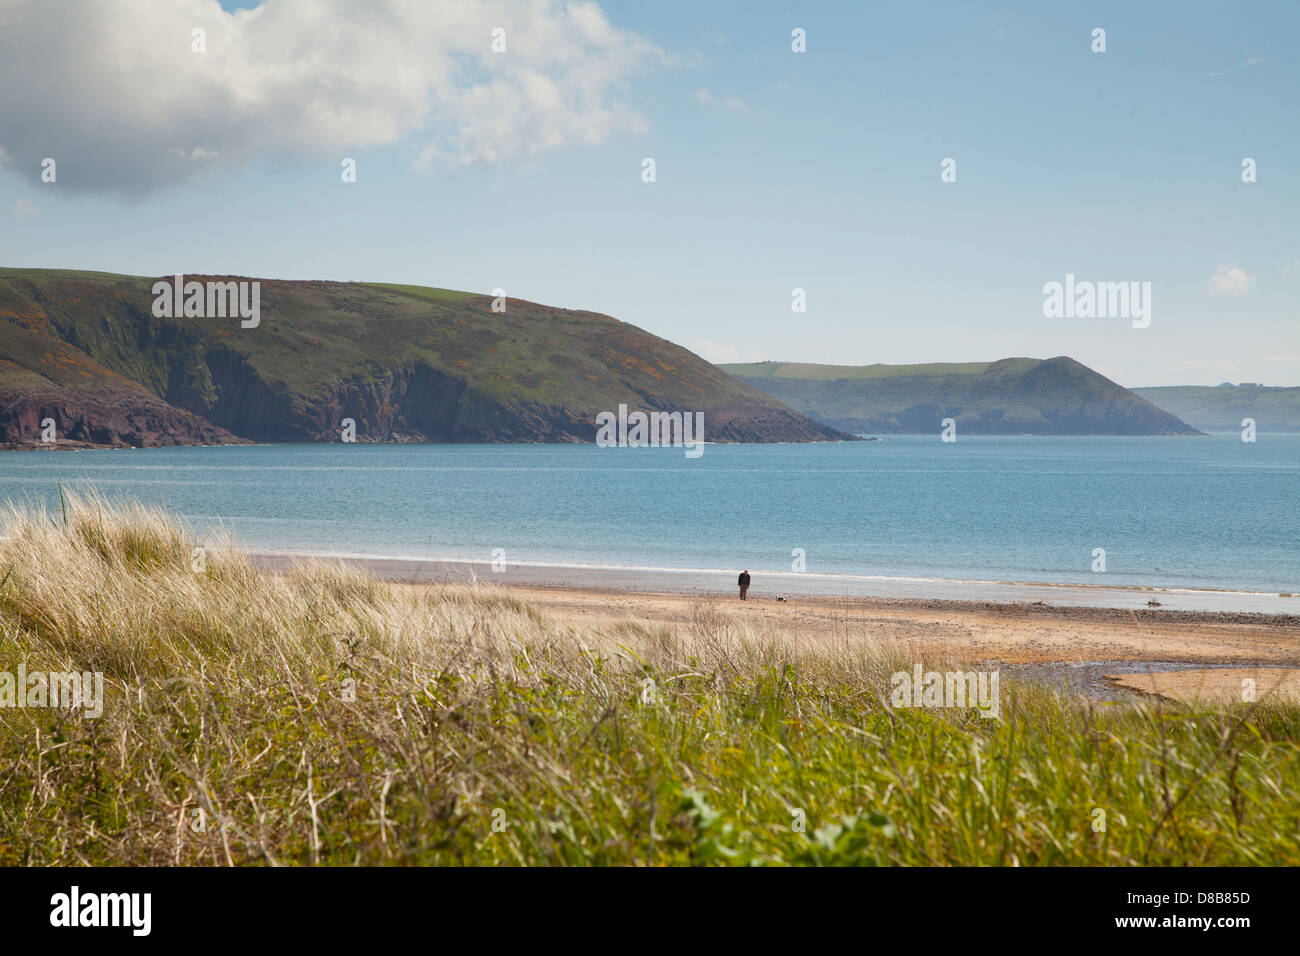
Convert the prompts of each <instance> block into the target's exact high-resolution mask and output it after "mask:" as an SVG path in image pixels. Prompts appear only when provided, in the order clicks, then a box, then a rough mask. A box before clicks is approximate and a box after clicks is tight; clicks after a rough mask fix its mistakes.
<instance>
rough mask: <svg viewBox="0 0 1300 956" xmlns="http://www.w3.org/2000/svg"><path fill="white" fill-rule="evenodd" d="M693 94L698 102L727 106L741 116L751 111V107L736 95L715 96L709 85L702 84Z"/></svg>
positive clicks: (707, 104) (706, 104)
mask: <svg viewBox="0 0 1300 956" xmlns="http://www.w3.org/2000/svg"><path fill="white" fill-rule="evenodd" d="M691 95H692V96H694V97H695V99H696V101H697V102H699V103H703V104H704V105H705V106H725V107H726V108H727V109H729V110H731V112H733V113H736V114H737V115H741V116H743V115H744V114H745V113H748V112H749V107H748V106H746V105H745V101H744V100H742V99H740V98H739V97H736V96H724V97H718V96H715V95H714V93H713V91H712V90H710V89H709V88H708V87H707V86H701V87H700V88H699V89H697V90H696V91H695V92H694V93H693V94H691Z"/></svg>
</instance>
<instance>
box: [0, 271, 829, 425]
mask: <svg viewBox="0 0 1300 956" xmlns="http://www.w3.org/2000/svg"><path fill="white" fill-rule="evenodd" d="M161 278H163V279H167V280H170V278H171V277H170V276H167V277H161ZM239 278H240V277H235V276H202V275H189V276H186V280H187V281H188V280H194V281H208V280H219V281H232V280H233V281H238V280H239ZM155 281H158V280H157V279H153V278H144V277H136V276H123V275H111V274H106V273H93V272H68V271H58V270H43V269H0V444H5V443H8V444H10V445H15V444H16V445H20V446H23V447H27V446H30V445H31V444H32V443H33V442H35V441H36V440H37V439H38V437H39V434H40V422H41V420H42V419H43V418H47V417H51V418H54V419H55V420H56V422H57V423H58V430H59V431H58V434H59V437H60V439H62V440H69V441H71V442H73V443H76V442H88V443H95V444H105V445H157V444H191V443H219V442H237V441H242V440H254V441H276V442H316V441H338V440H339V437H340V430H341V427H342V426H341V422H342V420H343V419H345V418H352V419H354V420H355V422H356V438H357V441H434V442H443V441H469V442H480V441H505V442H509V441H592V440H594V439H595V435H596V424H595V417H596V415H597V413H599V412H601V411H612V412H615V413H617V411H618V406H619V404H620V403H624V404H626V405H627V406H628V409H629V411H637V410H641V411H652V410H662V411H690V412H703V413H704V426H705V432H704V434H705V438H706V439H707V440H709V441H816V440H838V439H842V438H845V437H849V436H845V435H843V434H841V433H839V432H837V431H835V430H834V429H832V428H830V427H828V426H826V425H823V424H819V423H817V422H814V421H812V420H811V419H809V418H807V417H805V416H804V415H802V414H800V413H798V412H796V411H793V410H792V409H790V408H788V407H786V406H785V405H783V404H781V402H779V401H777V400H775V399H773V398H771V397H769V396H767V395H764V394H762V393H761V392H759V391H757V390H755V389H753V388H751V387H750V386H748V385H745V384H743V383H741V382H738V381H736V380H735V379H734V378H731V377H730V376H728V375H726V374H725V373H723V372H721V371H719V370H718V369H717V368H716V367H715V366H713V365H710V364H709V363H708V362H706V361H704V360H703V359H701V358H699V357H698V356H696V355H694V354H692V353H691V352H689V351H687V350H686V349H684V348H681V347H680V346H677V345H674V344H673V343H671V342H668V341H666V340H664V339H661V338H658V337H657V336H654V335H651V334H650V333H648V332H645V331H643V330H642V329H639V328H637V327H635V326H632V325H628V324H626V323H624V322H620V321H618V320H617V319H613V318H610V317H609V316H605V315H598V314H596V313H594V312H578V311H571V310H567V309H558V308H553V307H550V306H545V305H539V304H537V303H533V302H525V301H522V300H519V299H510V300H508V301H507V306H506V312H505V313H504V314H502V313H495V312H493V311H492V310H491V303H492V299H491V297H489V296H485V295H479V294H475V293H470V292H455V291H450V290H445V289H429V288H423V287H419V286H402V285H382V284H372V283H341V282H291V281H279V280H261V296H260V301H261V321H260V324H259V325H257V327H256V328H241V324H240V320H239V319H238V318H176V319H173V318H156V317H155V316H154V315H153V311H152V309H153V302H154V296H153V293H152V291H151V289H152V286H153V284H154V282H155Z"/></svg>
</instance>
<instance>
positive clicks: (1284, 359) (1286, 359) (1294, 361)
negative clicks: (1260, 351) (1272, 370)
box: [1262, 355, 1300, 366]
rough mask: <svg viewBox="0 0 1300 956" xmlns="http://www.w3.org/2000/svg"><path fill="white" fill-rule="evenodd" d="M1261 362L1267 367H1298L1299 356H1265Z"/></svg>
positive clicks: (1299, 362)
mask: <svg viewBox="0 0 1300 956" xmlns="http://www.w3.org/2000/svg"><path fill="white" fill-rule="evenodd" d="M1262 360H1263V361H1264V362H1267V363H1268V364H1269V365H1296V366H1300V355H1265V356H1262Z"/></svg>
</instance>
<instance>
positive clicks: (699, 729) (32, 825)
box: [0, 496, 1300, 865]
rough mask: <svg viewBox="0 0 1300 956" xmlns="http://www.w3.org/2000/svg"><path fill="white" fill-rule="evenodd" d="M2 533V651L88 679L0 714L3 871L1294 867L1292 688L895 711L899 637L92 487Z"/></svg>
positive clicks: (25, 512) (1296, 780)
mask: <svg viewBox="0 0 1300 956" xmlns="http://www.w3.org/2000/svg"><path fill="white" fill-rule="evenodd" d="M3 523H4V528H3V532H4V533H5V534H7V535H8V539H7V540H6V541H4V542H0V669H3V670H8V671H10V672H13V671H14V670H15V669H16V667H17V665H18V662H19V661H25V662H26V667H27V669H28V671H29V672H31V671H34V670H38V669H44V670H49V671H54V670H78V671H86V670H98V671H102V672H103V673H104V675H105V681H106V685H107V689H106V700H105V705H104V706H105V709H104V715H103V716H102V717H101V718H99V719H97V720H96V719H89V718H87V717H85V716H84V715H81V714H79V713H77V712H69V711H62V710H57V709H40V708H27V709H9V708H0V766H2V767H3V773H0V864H5V865H19V864H22V865H27V864H35V865H48V864H74V865H75V864H88V865H118V864H162V865H167V864H211V865H229V864H234V865H241V864H291V865H311V864H396V865H413V864H452V865H455V864H530V865H532V864H539V865H548V864H551V865H592V864H595V865H658V864H670V865H675V864H744V865H749V864H790V863H795V864H851V865H891V864H977V865H984V864H990V865H1013V864H1015V865H1053V864H1084V865H1099V864H1105V865H1138V864H1153V865H1223V864H1296V863H1300V849H1298V848H1297V841H1296V833H1297V831H1298V830H1300V809H1298V808H1297V804H1296V802H1295V800H1294V794H1295V793H1296V792H1297V790H1300V748H1298V747H1297V735H1298V732H1300V722H1298V720H1297V717H1298V716H1300V714H1298V712H1297V710H1296V709H1295V708H1285V707H1280V706H1256V705H1244V704H1243V705H1240V706H1235V707H1231V708H1227V709H1214V710H1207V709H1189V708H1183V707H1168V706H1160V705H1158V704H1156V703H1141V702H1136V703H1132V704H1121V705H1110V706H1101V705H1095V704H1089V703H1087V702H1084V701H1081V700H1076V699H1071V698H1068V697H1065V696H1063V695H1061V694H1059V693H1057V692H1055V691H1053V690H1051V689H1049V688H1045V687H1039V686H1026V685H1018V684H1016V683H1015V682H1013V681H1012V680H1009V679H1006V675H1003V678H1004V679H1003V681H1002V684H1001V689H1002V718H1001V719H1000V720H987V719H981V718H979V717H978V716H976V715H975V713H974V712H973V711H968V710H962V709H947V710H911V709H893V708H891V707H890V706H889V705H888V701H889V687H890V682H889V675H890V674H891V673H892V672H893V671H895V670H904V669H910V667H911V664H912V662H911V661H910V660H907V659H905V657H904V656H903V655H902V654H901V653H900V652H899V651H897V650H896V649H891V648H889V647H886V646H879V645H876V644H874V643H871V642H870V641H862V642H859V643H839V644H834V645H828V644H825V643H815V642H811V641H807V640H804V639H801V638H800V636H799V635H797V634H788V633H754V632H752V631H750V630H748V629H747V628H746V627H745V626H744V625H743V624H742V623H740V622H739V621H738V620H736V619H735V618H733V617H732V616H731V614H730V613H729V612H728V611H727V610H726V609H725V608H723V607H722V606H720V605H715V604H709V603H701V604H700V605H699V606H698V608H697V609H696V613H695V617H694V620H693V622H692V624H691V626H690V627H689V629H687V630H685V631H682V632H678V633H674V632H671V631H667V630H650V629H646V628H644V627H641V626H638V625H636V624H635V623H631V622H628V623H625V624H621V625H619V626H617V627H614V628H611V629H608V630H603V631H590V630H582V629H574V628H563V627H560V626H558V625H557V624H555V623H552V622H550V621H548V620H547V619H545V618H543V617H542V616H540V615H539V614H538V613H536V612H535V611H533V610H532V609H531V608H530V607H529V606H528V605H527V604H526V603H524V602H522V601H520V600H518V599H516V598H514V597H512V596H511V595H509V594H508V593H505V592H502V591H498V590H493V589H490V588H483V587H477V588H476V587H468V586H457V587H450V586H449V587H434V588H428V589H425V588H413V587H406V586H401V585H388V584H384V583H380V582H377V581H375V580H374V579H372V578H371V577H368V576H366V575H364V574H361V573H358V572H356V571H352V570H347V569H345V568H343V567H340V566H332V565H328V564H308V565H302V566H299V567H296V568H295V569H293V570H292V571H291V572H289V573H286V574H283V575H264V574H262V573H259V572H258V571H257V570H256V569H255V568H254V567H253V566H252V565H251V564H250V563H249V561H248V560H247V559H246V558H245V557H244V556H243V555H241V554H240V553H239V552H238V551H236V550H234V549H233V548H231V547H230V546H229V545H228V544H223V543H220V542H218V543H217V544H215V545H213V544H209V545H208V547H209V549H210V550H209V551H207V552H206V554H205V555H204V556H203V557H204V560H203V561H196V557H195V552H194V548H195V547H196V545H195V542H193V541H192V540H190V538H189V537H188V536H187V535H186V533H185V531H184V530H183V528H182V527H181V526H180V525H179V524H178V523H177V522H176V521H175V520H173V519H171V518H170V517H168V516H167V515H165V514H162V513H159V512H157V511H154V510H150V509H146V508H144V507H142V506H140V505H136V504H129V503H128V504H110V503H109V502H107V501H105V500H103V499H101V498H97V497H94V496H87V497H77V496H69V497H68V498H67V500H66V502H65V504H64V505H63V506H62V507H61V509H60V510H59V511H58V512H55V513H50V514H46V513H43V512H42V511H39V510H35V509H34V508H33V507H30V506H29V507H24V508H11V509H10V511H9V512H8V514H7V515H6V516H5V518H4V522H3ZM196 567H201V570H196ZM924 663H925V666H926V667H927V668H935V667H938V668H940V669H942V668H943V666H944V665H943V663H942V662H937V661H933V662H932V661H926V662H924ZM352 698H355V699H352ZM1097 811H1103V812H1104V818H1105V829H1104V830H1096V829H1094V827H1095V826H1096V824H1097V822H1098V821H1099V820H1100V817H1099V815H1098V813H1097ZM801 819H802V820H804V821H806V826H804V827H803V829H802V832H801V831H800V828H799V827H798V826H797V824H798V822H799V821H800V820H801Z"/></svg>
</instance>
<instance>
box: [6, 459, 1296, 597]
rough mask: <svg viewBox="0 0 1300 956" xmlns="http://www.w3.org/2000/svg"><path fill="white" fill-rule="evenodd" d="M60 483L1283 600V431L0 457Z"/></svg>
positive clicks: (590, 552)
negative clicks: (1251, 435)
mask: <svg viewBox="0 0 1300 956" xmlns="http://www.w3.org/2000/svg"><path fill="white" fill-rule="evenodd" d="M60 483H62V484H63V485H65V486H68V487H80V486H85V485H88V484H93V485H94V486H96V487H98V488H99V489H100V490H101V491H103V492H105V493H107V494H108V495H110V496H119V495H128V496H134V497H136V498H140V499H142V500H144V501H147V502H154V503H158V504H163V505H166V506H168V507H170V508H172V509H174V510H175V511H176V512H178V513H179V514H181V515H182V516H184V518H185V519H186V520H187V522H188V523H189V524H190V525H191V526H192V527H193V528H195V530H197V531H200V532H204V531H206V530H207V529H209V528H212V527H214V526H218V525H221V526H224V527H225V528H227V529H228V530H229V531H230V532H231V533H233V535H234V536H235V537H236V539H238V540H239V541H240V542H242V543H243V544H245V545H248V546H249V547H252V548H257V549H267V550H300V551H322V552H338V553H346V554H363V555H376V556H379V555H387V556H401V557H414V558H441V559H462V560H464V559H470V560H489V559H490V558H491V557H492V556H493V550H494V549H497V548H500V549H503V550H504V553H505V556H506V559H507V560H508V561H511V562H539V563H555V564H564V565H599V566H611V565H612V566H637V567H663V568H697V569H699V568H703V569H710V568H718V569H734V568H737V567H748V568H750V569H751V570H753V571H789V570H791V563H792V561H793V560H794V558H793V557H792V552H793V550H794V549H796V548H800V549H803V552H804V554H805V561H806V569H807V571H809V572H815V573H816V572H819V573H827V574H847V575H883V576H891V577H918V578H946V579H955V580H963V581H964V580H993V581H1042V582H1058V583H1078V584H1093V585H1096V584H1128V585H1143V586H1161V587H1193V588H1226V589H1242V590H1253V591H1291V592H1300V508H1298V507H1297V506H1298V505H1300V435H1277V434H1262V435H1260V437H1259V440H1258V441H1257V442H1256V443H1254V444H1246V443H1243V442H1242V441H1241V440H1240V437H1239V436H1238V435H1236V434H1235V433H1234V434H1233V435H1220V436H1211V437H1208V438H1073V437H1060V438H1055V437H1048V438H1044V437H1032V438H1030V437H1024V438H1020V437H1010V436H999V437H962V438H961V439H960V440H959V441H958V442H956V443H955V444H944V443H942V442H940V441H938V439H937V438H936V437H929V436H901V437H893V438H888V439H885V440H882V441H877V442H862V443H849V444H819V445H711V446H708V448H707V450H706V452H705V453H704V455H703V456H702V457H701V458H698V459H694V460H689V459H687V458H685V456H684V455H683V453H682V451H681V450H680V449H649V448H646V449H640V448H597V447H595V446H594V445H274V446H257V447H235V448H167V449H151V450H135V451H80V452H16V453H15V452H11V453H5V454H0V501H5V500H13V501H22V500H24V499H28V500H31V499H37V500H39V499H44V500H45V501H46V502H47V503H49V504H50V505H51V507H53V508H55V509H57V507H58V485H59V484H60ZM1095 548H1103V549H1105V553H1106V554H1105V558H1106V573H1105V574H1097V573H1094V572H1093V571H1092V570H1091V569H1092V565H1093V561H1094V557H1093V550H1094V549H1095Z"/></svg>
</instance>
